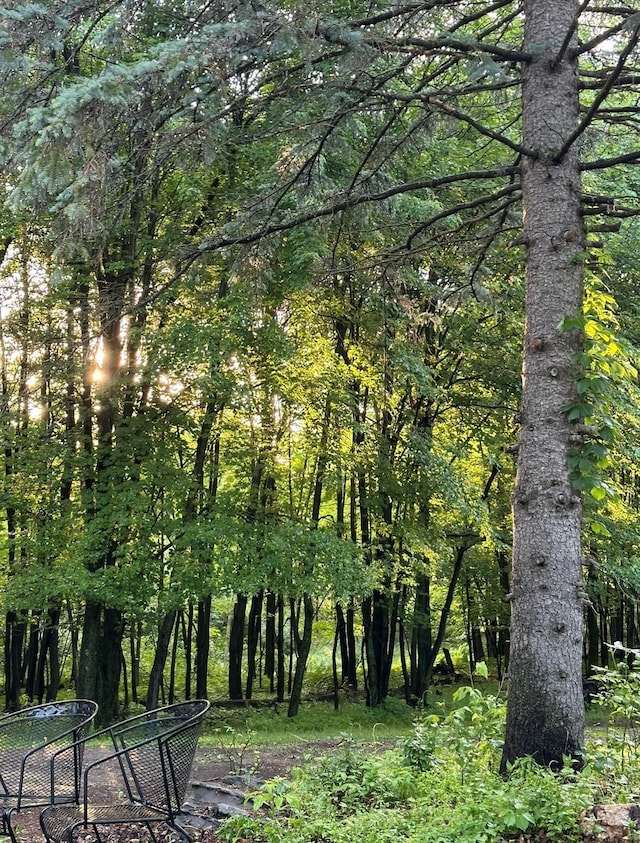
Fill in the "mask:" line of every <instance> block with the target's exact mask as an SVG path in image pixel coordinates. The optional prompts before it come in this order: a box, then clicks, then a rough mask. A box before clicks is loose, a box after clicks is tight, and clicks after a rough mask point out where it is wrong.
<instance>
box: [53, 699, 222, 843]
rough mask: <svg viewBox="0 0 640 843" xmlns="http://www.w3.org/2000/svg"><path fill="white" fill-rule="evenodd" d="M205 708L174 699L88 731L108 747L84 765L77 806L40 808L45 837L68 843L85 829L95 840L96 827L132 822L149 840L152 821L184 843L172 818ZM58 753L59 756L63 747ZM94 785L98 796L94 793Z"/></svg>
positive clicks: (183, 790)
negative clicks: (107, 791) (142, 827)
mask: <svg viewBox="0 0 640 843" xmlns="http://www.w3.org/2000/svg"><path fill="white" fill-rule="evenodd" d="M208 709H209V702H208V701H207V700H195V701H190V702H185V703H175V704H174V705H169V706H164V707H162V708H158V709H154V710H153V711H148V712H145V713H144V714H140V715H137V716H136V717H131V718H129V719H128V720H125V721H123V722H122V723H118V724H116V725H115V726H112V727H109V728H108V729H104V730H102V731H101V732H98V733H96V734H95V735H93V737H94V738H100V737H101V736H102V737H104V738H108V739H110V741H111V743H112V746H113V751H111V752H109V753H107V755H105V756H103V757H102V758H100V759H99V760H97V761H94V762H93V763H92V764H88V765H87V766H86V768H85V770H84V773H83V777H82V779H83V787H82V790H83V798H82V802H81V804H80V805H79V807H75V806H72V805H71V806H54V805H50V806H48V807H46V808H44V810H43V811H42V812H41V814H40V826H41V828H42V831H43V833H44V835H45V837H46V839H47V841H50V842H51V843H63V842H64V843H72V840H73V836H74V834H75V832H76V831H77V830H86V829H91V830H92V831H93V832H94V833H95V835H96V837H97V839H98V840H100V831H99V826H102V825H118V824H135V823H138V824H142V825H145V826H146V827H147V828H148V830H149V832H150V833H151V836H152V837H153V838H154V840H155V835H154V830H153V825H154V824H156V823H164V824H166V825H168V826H169V827H170V828H172V829H173V830H174V831H175V832H176V833H177V834H178V835H179V836H181V837H182V838H183V839H185V840H187V841H189V837H188V835H187V833H186V832H185V831H184V829H182V828H181V827H180V826H179V825H177V824H176V822H175V818H176V817H177V815H178V814H179V813H180V809H181V807H182V803H183V801H184V797H185V794H186V790H187V785H188V783H189V775H190V773H191V766H192V764H193V758H194V755H195V750H196V746H197V742H198V737H199V734H200V730H201V728H202V723H203V720H204V717H205V714H206V712H207V711H208ZM58 755H59V758H60V759H62V757H63V756H64V751H62V752H60V753H59V754H58ZM54 767H55V762H54ZM105 785H110V786H111V791H112V793H111V800H110V801H108V800H107V799H105V795H104V792H105ZM97 789H99V795H97V794H96V795H95V796H94V793H95V792H96V790H97ZM98 800H99V802H98ZM107 801H108V804H105V802H107Z"/></svg>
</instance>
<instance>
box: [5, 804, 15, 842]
mask: <svg viewBox="0 0 640 843" xmlns="http://www.w3.org/2000/svg"><path fill="white" fill-rule="evenodd" d="M15 810H16V809H15V808H9V810H8V811H3V813H2V826H3V828H2V830H3V832H4V833H5V836H8V837H10V838H11V843H18V841H17V839H16V833H15V831H14V830H13V826H12V825H11V816H12V814H14V813H15Z"/></svg>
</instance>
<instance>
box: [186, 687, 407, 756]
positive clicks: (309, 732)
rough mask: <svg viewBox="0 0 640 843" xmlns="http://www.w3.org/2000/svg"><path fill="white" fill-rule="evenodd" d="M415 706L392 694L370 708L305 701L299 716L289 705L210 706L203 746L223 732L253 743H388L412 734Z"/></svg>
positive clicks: (346, 703)
mask: <svg viewBox="0 0 640 843" xmlns="http://www.w3.org/2000/svg"><path fill="white" fill-rule="evenodd" d="M415 714H416V712H415V710H414V709H412V708H410V707H409V706H408V705H407V704H406V703H405V702H404V700H398V699H393V698H389V699H388V700H387V701H386V702H385V703H384V704H383V705H380V706H378V707H376V708H367V706H366V705H365V704H364V702H342V703H341V704H340V707H339V708H338V710H337V711H336V710H335V709H334V706H333V703H329V702H307V703H304V704H303V705H301V707H300V710H299V713H298V715H297V717H293V718H291V717H287V709H286V705H284V706H282V707H280V708H278V709H277V710H276V709H274V708H258V709H252V708H245V707H243V708H241V709H234V710H232V711H229V710H228V709H223V708H215V706H214V707H213V708H212V712H211V714H210V716H209V718H208V721H207V728H206V729H205V732H204V734H203V735H202V738H201V739H200V743H201V745H204V746H206V745H215V743H216V740H218V739H219V736H220V733H221V731H225V732H227V733H228V732H230V731H234V732H236V733H238V735H245V736H246V737H249V736H250V738H251V746H252V747H255V748H260V747H264V746H286V745H291V744H299V743H301V742H304V741H309V742H312V741H320V740H333V739H338V738H341V737H345V736H346V737H349V738H350V739H352V740H354V741H357V742H367V741H389V740H392V739H395V738H398V737H401V736H404V735H406V734H408V732H409V731H410V730H411V728H412V725H413V721H414V718H415Z"/></svg>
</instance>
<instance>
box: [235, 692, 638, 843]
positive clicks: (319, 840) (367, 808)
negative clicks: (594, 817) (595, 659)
mask: <svg viewBox="0 0 640 843" xmlns="http://www.w3.org/2000/svg"><path fill="white" fill-rule="evenodd" d="M454 703H455V706H454V708H453V709H452V710H451V711H449V712H448V713H445V712H441V713H438V712H429V711H425V712H422V713H421V714H419V716H418V717H417V719H416V722H415V725H414V728H413V730H412V732H411V734H410V735H409V736H408V737H406V738H404V739H402V740H401V741H400V742H399V743H398V745H397V746H396V747H395V748H394V749H391V750H386V751H382V750H381V748H380V746H376V747H374V750H373V751H371V749H370V748H369V750H366V748H363V747H362V746H360V745H358V744H356V743H355V742H353V741H351V740H348V739H345V740H343V741H342V743H341V744H340V746H339V747H338V748H336V749H335V750H334V751H333V752H332V754H331V755H327V756H325V757H321V758H317V759H312V760H310V761H309V762H308V763H307V764H306V765H305V766H304V767H303V768H301V769H299V770H295V771H293V774H292V778H291V780H284V779H274V780H272V781H270V782H268V783H267V784H266V786H265V787H264V788H262V789H261V790H260V791H259V792H257V793H255V794H253V795H252V798H253V804H254V807H255V808H256V809H260V810H258V811H257V813H256V815H255V816H253V817H251V818H237V819H233V820H228V821H227V822H226V823H225V824H224V825H223V827H222V829H221V837H222V838H223V839H225V840H226V841H229V843H234V841H239V840H243V839H244V840H251V841H252V843H352V841H353V840H357V841H358V843H392V841H393V843H396V841H398V840H402V841H406V843H504V842H505V841H516V840H517V841H519V842H520V843H524V842H525V841H533V840H535V841H537V843H542V842H543V841H544V843H572V841H576V842H577V841H579V840H581V839H582V835H581V832H580V824H579V818H580V812H581V811H582V810H583V809H585V808H587V807H589V806H590V805H592V804H593V803H594V801H597V800H598V799H599V800H600V801H602V797H610V796H611V795H612V794H613V793H615V794H616V795H617V796H618V797H622V796H624V795H625V786H626V787H627V788H631V789H633V785H632V781H631V778H630V775H629V764H630V762H629V755H628V752H627V754H626V756H624V757H623V756H622V755H621V753H620V751H619V745H617V744H616V743H615V741H614V742H613V743H612V745H611V751H609V749H608V748H607V746H606V742H605V741H604V739H603V738H599V739H598V741H597V742H596V745H595V747H594V749H593V750H588V751H587V753H586V756H585V757H586V762H587V763H586V765H585V768H584V770H583V771H582V772H579V773H577V772H575V770H574V769H573V768H572V765H571V763H570V761H569V759H566V761H567V763H566V764H565V766H564V768H563V770H562V771H561V772H560V773H553V772H551V771H550V770H547V769H545V768H542V767H540V766H538V765H536V764H535V763H533V762H532V761H531V760H530V759H526V758H525V759H521V760H520V761H518V762H517V763H516V764H514V765H513V767H512V768H511V769H510V771H509V775H508V776H507V777H502V776H501V775H500V774H499V762H500V753H501V748H502V745H501V738H502V734H503V729H504V705H503V703H502V702H501V701H499V700H498V699H496V698H495V697H491V696H483V695H482V694H481V693H480V692H479V691H478V690H476V689H473V688H461V689H459V690H458V691H457V692H456V695H455V696H454ZM618 744H619V741H618ZM604 756H606V757H607V758H608V759H609V760H608V763H607V764H606V765H603V764H602V763H601V762H602V759H603V757H604ZM592 762H593V763H592ZM638 772H640V771H637V770H634V776H635V781H640V777H638V776H637V775H636V774H637V773H638ZM628 792H630V791H629V790H628V789H627V791H626V793H628Z"/></svg>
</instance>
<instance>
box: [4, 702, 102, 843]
mask: <svg viewBox="0 0 640 843" xmlns="http://www.w3.org/2000/svg"><path fill="white" fill-rule="evenodd" d="M97 710H98V706H97V705H96V703H95V702H93V701H91V700H65V701H62V702H54V703H45V704H44V705H36V706H30V707H29V708H24V709H21V710H20V711H15V712H10V713H9V714H4V715H2V716H1V717H0V833H3V834H5V835H9V836H10V837H11V839H12V841H14V843H15V839H16V838H15V833H14V830H13V827H12V818H13V815H14V814H15V813H16V812H18V811H21V810H23V809H26V808H33V807H41V806H43V805H48V804H51V803H53V802H54V801H56V802H68V803H76V804H77V803H78V800H79V795H80V775H81V768H82V759H83V754H82V746H83V745H81V744H79V743H78V742H79V741H81V740H82V739H84V738H85V737H86V734H87V731H88V729H89V727H90V724H91V722H92V721H93V719H94V718H95V716H96V713H97ZM71 747H74V749H73V750H72V751H71V752H69V753H67V755H66V757H65V763H64V764H61V765H59V766H58V767H57V768H56V769H55V771H54V767H53V759H54V757H55V756H56V755H57V753H58V752H60V751H61V750H63V749H69V748H71Z"/></svg>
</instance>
